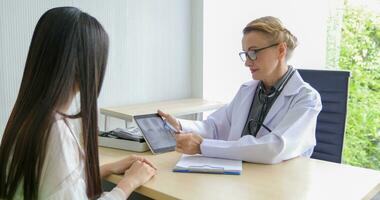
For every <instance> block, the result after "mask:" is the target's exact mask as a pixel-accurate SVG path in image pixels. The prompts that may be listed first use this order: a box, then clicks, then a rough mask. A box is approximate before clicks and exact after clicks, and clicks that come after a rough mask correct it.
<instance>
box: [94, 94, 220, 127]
mask: <svg viewBox="0 0 380 200" xmlns="http://www.w3.org/2000/svg"><path fill="white" fill-rule="evenodd" d="M223 105H224V103H222V102H218V101H208V100H204V99H195V98H194V99H180V100H173V101H161V102H152V103H143V104H135V105H129V106H120V107H110V108H100V113H101V114H104V115H107V116H111V117H116V118H119V119H124V120H128V121H132V120H133V116H135V115H144V114H151V113H156V112H157V109H161V110H162V111H164V112H167V113H170V114H172V115H175V116H180V115H188V114H194V113H200V112H205V111H210V110H215V109H218V108H220V107H222V106H223Z"/></svg>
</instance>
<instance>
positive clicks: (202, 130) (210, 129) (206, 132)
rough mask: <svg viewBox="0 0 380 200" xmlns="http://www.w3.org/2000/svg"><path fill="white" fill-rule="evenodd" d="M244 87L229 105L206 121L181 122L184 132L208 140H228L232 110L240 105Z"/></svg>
mask: <svg viewBox="0 0 380 200" xmlns="http://www.w3.org/2000/svg"><path fill="white" fill-rule="evenodd" d="M242 87H243V86H242ZM242 87H240V89H239V91H238V92H237V94H236V95H235V97H234V98H233V100H232V101H231V102H230V103H229V104H227V105H225V106H223V107H221V108H220V109H218V110H216V111H215V112H213V113H212V114H211V115H209V116H208V117H207V119H206V120H203V121H193V120H182V119H181V120H179V122H180V123H181V127H182V130H183V131H184V132H195V133H197V134H199V135H201V136H202V137H204V138H208V139H220V140H227V138H228V135H229V132H230V129H231V115H232V110H233V109H234V107H235V105H236V104H239V102H237V99H239V98H240V97H239V96H240V95H241V89H242Z"/></svg>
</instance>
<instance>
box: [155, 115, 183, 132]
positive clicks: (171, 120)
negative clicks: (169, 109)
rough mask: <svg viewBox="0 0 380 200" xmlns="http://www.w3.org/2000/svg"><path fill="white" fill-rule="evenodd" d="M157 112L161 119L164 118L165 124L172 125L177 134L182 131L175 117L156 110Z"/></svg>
mask: <svg viewBox="0 0 380 200" xmlns="http://www.w3.org/2000/svg"><path fill="white" fill-rule="evenodd" d="M157 112H158V114H159V115H160V116H161V117H162V118H164V120H165V121H166V122H168V123H169V124H170V125H172V126H173V127H174V128H175V129H176V130H177V132H180V131H181V130H182V127H181V124H180V123H179V122H178V120H177V119H176V118H175V117H173V116H172V115H170V114H167V113H164V112H162V111H161V110H157Z"/></svg>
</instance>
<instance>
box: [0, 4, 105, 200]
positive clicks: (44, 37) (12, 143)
mask: <svg viewBox="0 0 380 200" xmlns="http://www.w3.org/2000/svg"><path fill="white" fill-rule="evenodd" d="M107 56H108V36H107V33H106V32H105V30H104V29H103V27H102V26H101V24H100V23H99V22H98V21H97V20H96V19H95V18H94V17H92V16H90V15H88V14H86V13H84V12H82V11H80V10H79V9H77V8H73V7H59V8H53V9H51V10H48V11H47V12H46V13H44V14H43V15H42V17H41V18H40V20H39V21H38V23H37V26H36V28H35V30H34V33H33V38H32V42H31V44H30V47H29V53H28V57H27V60H26V64H25V70H24V74H23V78H22V83H21V86H20V91H19V94H18V97H17V100H16V103H15V105H14V107H13V110H12V113H11V115H10V117H9V120H8V123H7V126H6V128H5V132H4V135H3V139H2V141H1V146H0V161H1V162H0V199H1V198H6V199H11V198H13V197H14V195H15V192H16V190H17V188H18V186H19V184H23V185H22V189H23V192H24V198H25V199H37V198H38V187H39V185H40V176H41V170H42V167H43V165H44V160H45V154H46V150H47V144H48V139H49V132H50V128H51V127H52V124H53V123H54V122H55V115H56V114H57V112H58V109H59V108H61V107H62V106H64V105H66V104H67V103H68V102H70V100H71V99H72V97H73V93H75V91H77V90H78V89H79V92H80V105H81V107H80V112H79V113H78V114H77V115H74V116H68V115H67V116H66V117H71V118H76V117H80V118H81V120H82V131H83V142H84V144H83V148H84V152H85V161H84V162H85V172H86V183H87V196H88V197H89V198H93V197H96V196H98V195H99V194H100V193H101V183H100V174H99V173H100V172H99V158H98V141H97V132H98V124H97V97H98V94H99V92H100V89H101V85H102V82H103V78H104V73H105V69H106V63H107Z"/></svg>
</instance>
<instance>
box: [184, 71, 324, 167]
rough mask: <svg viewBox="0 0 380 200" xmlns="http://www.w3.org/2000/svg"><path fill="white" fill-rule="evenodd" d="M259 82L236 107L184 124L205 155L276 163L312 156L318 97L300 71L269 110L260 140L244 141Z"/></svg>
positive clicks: (246, 86) (251, 85)
mask: <svg viewBox="0 0 380 200" xmlns="http://www.w3.org/2000/svg"><path fill="white" fill-rule="evenodd" d="M258 84H259V81H257V80H252V81H249V82H247V83H245V84H243V85H242V86H241V88H240V90H239V91H238V93H237V94H236V96H235V97H234V99H233V100H232V102H231V103H230V104H228V105H226V106H224V107H222V108H220V109H219V110H217V111H215V112H214V113H213V114H211V115H210V116H209V117H208V118H207V120H204V121H190V120H180V123H181V125H182V129H183V130H184V131H185V132H195V133H198V134H200V135H202V136H203V137H204V138H206V139H204V140H203V142H202V144H201V152H202V155H205V156H209V157H217V158H228V159H237V160H243V161H247V162H254V163H265V164H274V163H279V162H281V161H284V160H288V159H291V158H294V157H297V156H300V155H302V156H306V157H310V155H311V154H312V152H313V149H314V146H315V144H316V139H315V129H316V124H317V116H318V114H319V112H320V111H321V109H322V103H321V98H320V95H319V93H318V92H317V91H316V90H315V89H314V88H312V87H311V86H310V85H309V84H308V83H305V82H304V81H303V80H302V78H301V76H300V74H299V73H298V72H297V71H296V72H295V73H294V74H293V76H292V77H291V78H290V79H289V81H288V83H287V84H286V85H285V87H284V89H283V90H282V92H281V94H280V95H279V96H278V97H277V99H276V101H275V102H274V103H273V105H272V107H271V109H270V110H269V112H268V114H267V116H266V118H265V120H264V122H263V124H264V125H266V126H267V127H268V128H269V129H270V130H272V131H271V132H269V131H268V130H267V129H265V128H264V127H261V128H260V129H259V131H258V133H257V135H256V137H254V136H252V135H245V136H243V137H241V134H242V131H243V128H244V125H245V124H246V121H247V117H248V113H249V108H250V106H251V103H252V99H253V95H254V94H255V91H256V87H257V86H258Z"/></svg>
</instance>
